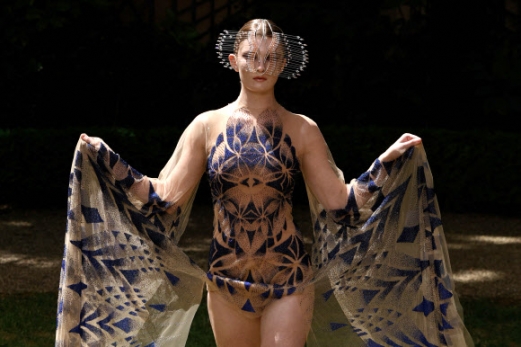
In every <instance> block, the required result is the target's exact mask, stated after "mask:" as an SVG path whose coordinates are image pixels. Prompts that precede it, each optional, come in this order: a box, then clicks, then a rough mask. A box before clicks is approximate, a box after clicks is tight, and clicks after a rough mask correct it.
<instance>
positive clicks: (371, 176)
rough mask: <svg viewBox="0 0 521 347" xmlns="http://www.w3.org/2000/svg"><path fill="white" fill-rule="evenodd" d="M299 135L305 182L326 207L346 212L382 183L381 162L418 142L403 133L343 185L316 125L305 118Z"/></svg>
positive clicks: (354, 207) (387, 160)
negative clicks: (361, 171) (364, 169)
mask: <svg viewBox="0 0 521 347" xmlns="http://www.w3.org/2000/svg"><path fill="white" fill-rule="evenodd" d="M300 136H301V138H303V139H305V140H304V141H302V142H301V143H302V151H301V154H300V161H301V169H302V173H303V175H304V179H305V181H306V184H307V185H308V187H309V188H310V189H311V191H312V192H313V194H314V195H315V196H316V197H317V199H318V201H319V202H320V203H321V204H322V206H323V207H324V208H325V209H326V210H340V209H342V210H347V211H349V212H351V211H353V210H356V209H357V208H358V207H360V206H362V205H363V204H364V203H365V202H366V201H367V200H368V199H369V198H370V197H371V196H372V194H373V193H374V192H375V191H376V190H378V189H379V188H380V187H381V186H382V184H383V182H384V181H385V179H386V178H387V176H388V173H387V172H386V170H385V167H384V165H383V163H384V162H392V161H393V160H395V159H396V158H398V157H399V156H401V155H402V154H403V153H404V152H405V151H406V150H407V149H408V148H409V147H411V146H414V145H417V144H419V143H420V142H421V139H420V138H419V137H417V136H415V135H411V134H404V135H402V136H401V137H400V138H399V139H398V140H397V141H396V142H395V143H394V144H393V145H391V146H390V147H389V148H388V149H387V150H386V151H385V152H384V153H382V154H381V155H380V156H379V157H378V158H377V159H376V160H375V161H374V162H373V164H372V165H371V166H370V168H369V170H368V171H367V172H365V173H363V174H362V175H361V176H360V177H359V178H358V179H353V180H351V181H350V182H349V183H348V184H345V183H343V182H341V181H340V180H339V179H338V177H337V174H336V173H335V172H334V171H333V169H332V166H331V165H330V162H329V155H328V149H327V145H326V142H325V140H324V138H323V136H322V133H321V132H320V130H319V128H318V126H317V125H316V124H315V123H314V122H313V121H311V120H307V121H306V123H305V125H304V126H303V127H302V128H301V134H300Z"/></svg>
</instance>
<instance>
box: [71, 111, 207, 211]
mask: <svg viewBox="0 0 521 347" xmlns="http://www.w3.org/2000/svg"><path fill="white" fill-rule="evenodd" d="M81 138H82V140H84V141H85V142H87V143H89V144H91V145H92V146H93V147H94V148H95V149H96V150H98V151H100V150H103V146H106V144H104V143H102V142H101V140H100V139H99V138H96V137H90V136H88V135H86V134H82V135H81ZM181 141H182V143H179V144H178V146H181V148H182V149H181V151H180V152H179V153H177V157H176V158H175V160H172V159H171V160H170V161H169V162H168V164H167V165H166V166H165V168H164V169H163V171H162V172H161V175H160V176H159V178H149V177H147V176H143V175H141V174H139V173H138V172H137V171H135V170H134V169H133V168H132V167H130V166H129V165H128V164H127V163H126V162H125V161H124V160H123V159H122V158H121V157H120V156H119V155H117V154H115V153H113V152H112V151H111V150H110V148H108V147H106V149H107V150H108V151H109V153H112V154H109V155H107V156H106V160H108V161H109V162H110V169H111V170H112V174H113V176H114V178H115V179H116V180H117V181H119V182H120V183H122V184H123V185H124V186H125V187H126V188H127V189H128V190H129V192H130V193H131V194H132V195H133V196H134V197H135V198H137V199H138V200H140V201H142V202H143V203H145V204H146V203H152V202H153V200H157V202H159V201H160V202H162V203H166V204H168V206H169V209H168V210H169V211H171V210H173V208H175V206H178V205H180V204H182V203H183V202H184V201H185V200H186V199H188V198H189V197H190V195H191V192H192V190H193V189H194V187H195V186H196V185H197V184H198V183H199V181H200V179H201V176H202V175H203V173H204V169H205V159H206V147H205V146H206V135H205V129H204V122H203V121H202V120H201V119H200V118H199V117H198V118H196V119H195V120H194V121H193V122H192V123H191V124H190V125H189V126H188V127H187V129H186V130H185V132H184V133H183V136H182V138H181V140H180V142H181Z"/></svg>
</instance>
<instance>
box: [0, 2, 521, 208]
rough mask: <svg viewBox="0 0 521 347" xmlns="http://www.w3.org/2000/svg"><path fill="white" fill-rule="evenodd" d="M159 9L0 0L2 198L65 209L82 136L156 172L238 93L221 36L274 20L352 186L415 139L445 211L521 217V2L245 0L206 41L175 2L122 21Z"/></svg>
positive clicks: (292, 85)
mask: <svg viewBox="0 0 521 347" xmlns="http://www.w3.org/2000/svg"><path fill="white" fill-rule="evenodd" d="M160 1H161V0H155V1H154V0H126V1H125V0H118V1H108V0H76V1H70V0H47V1H32V0H5V1H2V3H1V4H0V40H1V41H0V51H1V53H0V54H1V58H0V119H1V120H0V163H2V164H1V165H2V167H1V168H0V204H38V205H42V203H43V205H52V204H55V205H56V204H58V205H60V206H61V205H65V198H64V197H65V194H66V193H65V192H66V185H67V183H66V182H67V178H66V177H67V175H68V170H69V168H70V161H71V159H72V150H73V149H74V144H75V143H76V141H77V139H78V136H79V134H80V133H81V132H83V131H85V132H88V133H89V134H92V135H98V136H101V137H103V138H104V139H105V140H106V141H107V142H108V143H109V144H110V145H111V147H112V148H114V149H116V150H117V151H118V152H119V153H121V154H122V156H123V157H124V158H125V159H127V161H128V162H129V163H131V164H132V165H133V166H135V167H136V168H138V169H139V170H140V171H142V172H144V173H145V174H149V175H151V176H155V175H156V174H157V173H158V172H159V170H160V168H161V167H162V165H163V164H164V163H165V162H166V160H167V159H168V157H169V153H171V152H172V150H173V147H174V146H175V142H176V140H177V137H178V135H179V132H180V131H181V130H182V129H183V128H184V127H185V126H186V125H187V124H188V123H189V122H190V121H191V120H192V119H193V118H194V117H195V116H196V115H197V114H199V113H200V112H203V111H206V110H209V109H215V108H219V107H222V106H223V105H225V104H226V103H229V102H232V101H233V100H235V98H236V97H237V95H238V92H239V82H238V77H237V75H236V74H235V73H233V72H232V71H230V70H227V69H224V68H222V67H221V65H220V64H219V61H218V59H217V56H216V53H215V49H214V44H215V38H216V36H217V34H218V33H219V32H220V31H222V30H223V29H238V28H240V27H241V26H242V24H244V23H245V22H246V21H247V20H249V19H252V18H270V19H272V20H274V21H275V22H276V23H277V24H278V25H279V26H280V27H282V29H283V30H284V31H285V32H286V33H288V34H293V35H300V36H302V37H303V38H304V40H305V42H306V43H307V44H308V49H309V55H310V63H309V66H308V67H307V68H306V70H305V71H304V72H303V74H302V76H301V77H299V78H298V79H297V80H290V81H287V80H280V81H279V82H278V84H277V90H276V94H277V98H278V100H279V101H280V102H281V103H282V104H283V105H284V106H285V107H286V108H287V109H289V110H291V111H293V112H297V113H302V114H306V115H308V116H310V117H311V118H313V119H314V120H316V121H317V123H318V124H319V126H320V127H321V128H322V129H323V132H324V134H325V136H326V139H327V140H328V143H329V145H330V147H331V150H332V152H333V154H334V156H335V159H336V161H337V164H338V165H339V166H340V167H341V168H342V170H345V171H344V173H345V176H346V177H348V178H349V177H357V176H358V175H359V174H360V173H361V172H362V170H365V169H366V168H367V167H368V166H369V164H370V163H371V161H372V160H373V159H374V158H375V157H376V156H377V155H378V154H379V153H380V152H381V151H383V150H384V149H385V148H386V146H387V145H389V144H390V141H393V140H394V139H395V138H397V137H398V136H399V135H400V134H401V133H402V132H406V131H409V132H415V133H417V134H418V135H420V136H422V138H424V144H425V147H426V150H427V153H428V155H429V161H430V163H431V166H432V168H433V172H434V175H435V178H437V180H436V184H437V187H438V189H439V190H438V192H441V193H442V194H439V196H441V198H442V201H443V203H442V208H444V207H445V208H449V209H451V210H456V211H462V212H466V211H479V212H493V213H498V212H505V213H510V214H518V212H517V211H519V208H521V198H520V195H521V188H519V187H518V184H517V183H516V182H517V177H518V176H519V173H520V171H521V170H520V168H521V159H520V158H519V154H517V153H519V150H521V141H520V137H519V135H520V133H521V132H520V130H519V125H518V124H517V120H518V119H519V116H520V115H521V59H520V58H521V37H520V36H521V27H520V18H521V17H520V13H521V12H520V11H521V9H520V6H521V1H520V0H503V1H497V0H494V1H447V0H439V1H430V0H409V1H407V0H378V1H340V0H335V1H310V0H300V1H293V0H291V1H272V0H267V1H258V0H250V1H241V0H236V1H235V2H234V4H235V5H234V6H239V5H240V6H239V7H238V8H239V10H237V11H235V12H234V13H233V14H231V15H229V16H226V17H225V18H223V20H222V21H220V22H218V23H215V25H214V26H213V27H211V28H210V31H209V32H208V35H207V36H206V37H205V38H200V34H201V33H200V30H199V29H198V28H197V26H196V25H194V24H193V23H190V22H187V21H183V20H181V19H180V18H179V16H177V15H176V13H175V11H173V10H171V9H168V8H167V9H166V10H165V11H164V13H163V16H162V17H161V20H157V18H158V15H157V13H156V15H155V17H154V16H152V14H151V13H150V12H143V11H141V10H140V8H146V6H145V7H139V6H134V7H133V9H134V11H133V12H131V15H128V11H127V10H128V8H129V6H130V5H131V4H136V3H138V4H139V3H142V4H154V3H156V4H157V3H158V2H160ZM162 2H163V3H166V2H165V1H162ZM173 2H174V1H172V3H173ZM129 4H130V5H129ZM241 6H242V7H241ZM130 7H132V6H130ZM123 9H127V10H125V11H126V12H125V11H123ZM344 140H345V141H344ZM58 182H59V183H58ZM202 186H205V184H202ZM57 187H63V192H62V191H60V190H59V188H57Z"/></svg>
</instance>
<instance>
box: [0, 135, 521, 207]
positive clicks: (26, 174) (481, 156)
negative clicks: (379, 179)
mask: <svg viewBox="0 0 521 347" xmlns="http://www.w3.org/2000/svg"><path fill="white" fill-rule="evenodd" d="M405 130H407V131H409V132H413V133H416V134H417V135H419V136H420V137H422V139H423V143H424V147H425V150H426V152H427V156H428V159H429V163H430V165H431V168H432V172H433V175H434V183H435V187H436V191H437V194H438V200H439V202H440V205H441V208H442V210H443V211H451V212H487V213H501V214H513V215H517V214H518V212H519V209H520V208H521V186H519V185H518V184H516V182H517V181H516V180H517V176H518V174H519V172H521V161H520V160H519V155H518V153H519V152H520V151H521V139H520V138H519V136H517V135H516V134H513V133H508V132H499V131H487V130H472V131H467V132H462V131H455V130H446V129H428V128H417V129H402V128H386V127H376V126H372V127H354V126H327V125H326V126H324V127H322V132H323V134H324V137H325V138H326V140H327V142H328V145H329V148H330V150H331V153H332V154H333V157H334V159H335V162H336V164H337V166H338V167H339V168H340V169H341V170H342V171H343V172H344V176H345V178H346V179H351V178H356V177H358V176H359V175H360V174H361V173H362V172H364V171H365V170H367V169H368V167H369V165H370V164H371V163H372V162H373V160H374V159H376V158H377V157H378V155H380V153H382V152H383V151H384V150H385V149H386V148H387V147H388V146H389V145H390V144H391V143H392V142H394V141H395V140H396V139H397V138H398V137H399V136H400V135H401V134H402V133H403V132H405ZM181 131H182V130H181V129H180V128H177V127H161V128H154V129H140V128H103V127H88V128H82V129H80V128H67V129H5V130H0V162H2V164H3V167H4V168H7V169H3V170H0V191H1V192H2V194H1V195H0V203H11V204H16V205H24V206H27V205H36V206H39V205H40V206H41V205H44V204H45V205H54V206H59V205H62V206H65V202H66V196H67V195H66V194H67V193H66V192H67V186H68V174H69V172H70V165H71V162H72V158H73V154H74V153H73V149H74V144H75V143H76V142H77V141H78V139H79V135H80V134H81V133H82V132H86V133H88V134H89V135H91V136H99V137H101V138H103V139H104V140H105V141H106V142H107V143H108V144H109V146H110V147H111V148H112V149H114V150H115V151H116V152H118V153H119V154H120V155H121V156H122V157H123V158H124V159H125V160H126V161H127V162H128V163H130V164H131V165H132V166H133V167H134V168H136V169H137V170H138V171H140V172H142V173H144V174H146V175H148V176H151V177H157V175H158V174H159V172H160V170H161V168H162V167H163V166H164V165H165V164H166V162H167V161H168V159H169V158H170V156H171V155H172V153H173V150H174V148H175V146H176V143H177V140H178V138H179V136H180V134H181ZM196 199H197V201H198V202H200V203H209V201H210V192H209V188H208V184H206V179H205V178H203V181H202V183H201V184H200V186H199V192H198V195H197V198H196ZM294 200H295V201H296V202H299V201H300V202H303V203H305V202H306V193H305V190H304V187H303V185H302V182H300V181H299V182H298V185H297V189H296V191H295V199H294Z"/></svg>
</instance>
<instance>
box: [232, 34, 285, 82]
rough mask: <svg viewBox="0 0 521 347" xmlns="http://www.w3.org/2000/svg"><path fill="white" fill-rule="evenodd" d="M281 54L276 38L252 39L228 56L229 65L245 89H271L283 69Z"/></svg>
mask: <svg viewBox="0 0 521 347" xmlns="http://www.w3.org/2000/svg"><path fill="white" fill-rule="evenodd" d="M282 53H283V52H282V47H281V45H279V44H278V40H277V39H276V38H271V37H256V38H255V37H252V38H248V39H246V40H243V41H242V42H241V43H240V44H239V50H238V52H237V54H232V55H230V63H231V65H232V67H233V68H234V69H235V71H237V72H239V76H240V78H241V81H242V83H243V85H244V86H245V87H249V88H253V89H259V88H260V89H266V88H273V87H274V85H275V83H276V82H277V79H278V76H279V74H280V73H281V72H282V69H283V68H284V63H285V60H284V58H283V54H282Z"/></svg>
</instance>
